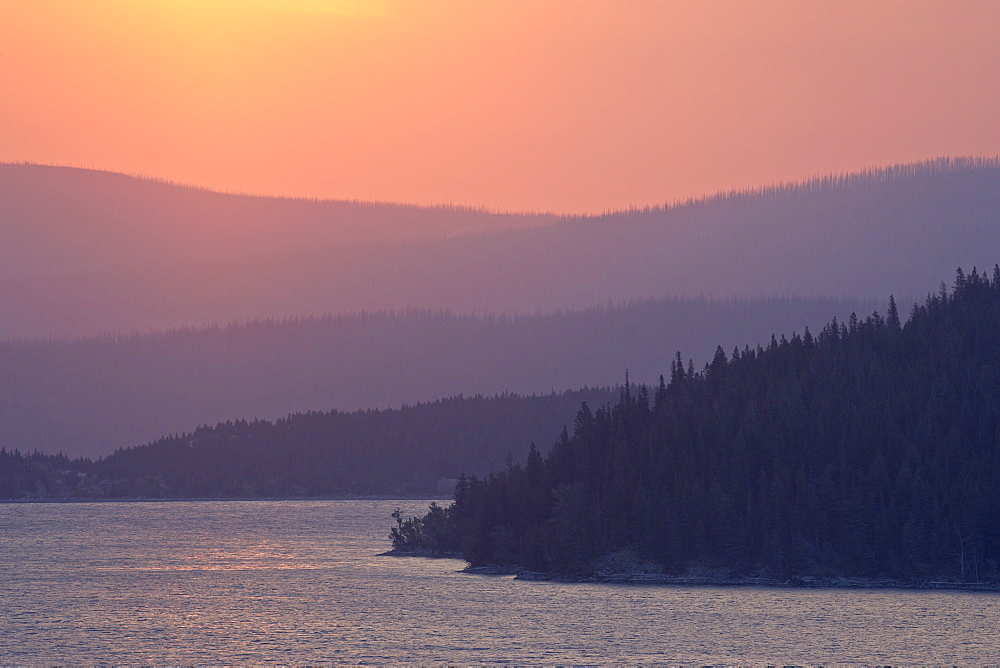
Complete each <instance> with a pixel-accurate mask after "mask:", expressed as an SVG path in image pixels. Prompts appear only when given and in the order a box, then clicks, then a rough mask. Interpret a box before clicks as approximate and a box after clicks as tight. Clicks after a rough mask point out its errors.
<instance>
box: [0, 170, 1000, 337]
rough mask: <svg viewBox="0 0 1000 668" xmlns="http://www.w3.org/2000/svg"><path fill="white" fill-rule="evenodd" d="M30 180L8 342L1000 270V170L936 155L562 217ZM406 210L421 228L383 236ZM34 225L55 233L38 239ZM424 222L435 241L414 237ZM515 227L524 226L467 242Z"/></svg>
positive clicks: (10, 230)
mask: <svg viewBox="0 0 1000 668" xmlns="http://www.w3.org/2000/svg"><path fill="white" fill-rule="evenodd" d="M31 169H34V170H38V171H34V172H31V174H32V175H33V176H32V178H35V179H41V180H43V181H45V182H46V183H48V182H49V176H48V174H49V173H48V172H46V171H45V170H44V169H43V168H27V167H22V166H6V167H4V168H3V169H2V170H0V181H3V182H4V183H5V185H2V186H0V196H2V197H0V225H2V227H3V230H4V234H5V238H8V239H9V238H12V237H18V235H26V236H25V237H24V239H22V240H21V241H19V242H18V244H14V245H13V246H12V245H9V244H8V245H4V247H3V249H2V250H0V266H2V267H3V269H2V270H0V271H2V273H0V275H2V276H3V283H2V286H0V312H2V313H4V315H5V317H4V318H3V319H2V321H0V337H3V336H6V337H38V336H42V337H44V336H50V335H55V336H64V335H78V334H81V333H84V334H86V333H98V332H105V331H125V332H128V331H134V330H137V329H151V328H153V329H155V328H164V327H169V326H177V325H186V324H192V325H197V324H211V323H214V322H228V321H231V320H246V319H249V318H267V317H282V316H294V315H308V314H322V313H335V312H342V311H353V310H361V309H384V308H410V307H425V308H434V309H436V308H448V309H452V310H459V311H468V310H474V311H478V312H491V311H492V312H495V311H504V310H506V311H519V312H530V311H533V310H536V309H542V310H553V309H559V308H570V307H574V306H589V305H591V304H595V303H604V302H605V301H606V300H608V299H614V300H623V299H631V298H644V297H659V296H664V295H701V294H704V295H710V296H726V295H743V296H753V295H758V294H803V295H854V296H872V295H878V296H884V295H887V294H890V293H895V294H897V295H899V294H920V293H921V292H923V291H925V290H926V286H927V285H929V284H933V283H934V281H936V280H937V278H938V277H939V276H942V275H949V274H950V273H951V272H953V271H954V269H955V267H957V266H959V265H962V266H972V265H979V266H980V267H982V266H987V265H988V266H992V265H991V264H990V262H992V260H993V258H995V257H996V256H997V254H998V252H1000V234H998V233H997V230H998V229H1000V166H998V163H997V162H996V161H969V160H962V161H935V162H930V163H923V164H920V165H912V166H903V167H898V168H891V169H887V170H880V171H873V172H869V173H864V174H857V175H851V176H846V177H837V178H830V179H820V180H816V181H811V182H807V183H803V184H794V185H788V186H780V187H775V188H769V189H764V190H761V191H755V192H748V193H736V194H729V195H720V196H717V197H714V198H709V199H706V200H700V201H695V202H690V203H687V204H682V205H677V206H673V207H669V208H663V209H653V210H648V211H636V212H630V213H624V214H612V215H607V216H600V217H589V218H564V219H555V218H551V217H550V218H544V219H533V218H531V217H529V216H513V217H504V216H498V217H491V216H488V215H486V214H478V213H474V212H468V211H453V210H447V209H443V210H442V209H432V210H423V209H415V208H412V207H398V206H383V205H348V204H342V203H340V204H338V203H309V202H295V201H290V200H263V199H259V198H239V197H235V196H224V195H215V194H211V193H205V192H202V191H197V190H190V189H188V190H184V189H176V188H173V187H170V186H164V185H162V184H155V183H149V182H141V181H135V180H127V179H126V177H114V175H103V174H101V175H93V174H91V175H90V177H93V178H95V179H97V180H100V179H104V178H107V179H113V178H117V179H122V180H123V183H127V184H128V185H129V186H130V188H132V187H133V186H134V187H135V189H131V190H129V189H127V190H128V192H129V193H130V194H129V195H128V197H125V196H124V195H121V196H119V193H118V188H117V186H116V187H115V188H110V187H106V188H103V189H101V188H97V187H96V186H95V187H94V188H92V189H90V190H79V189H77V190H74V191H73V192H72V197H64V196H63V195H61V194H60V191H59V189H58V188H56V187H55V186H53V187H52V188H51V189H49V190H45V188H43V187H41V186H37V184H36V186H33V187H34V190H31V189H30V188H28V187H27V186H24V185H23V184H18V183H15V184H14V185H11V183H12V179H14V176H12V174H14V175H17V174H22V173H23V171H24V170H31ZM18 170H21V171H18ZM53 173H54V174H57V175H59V178H65V179H69V180H73V179H71V178H69V176H67V174H66V173H64V172H63V171H58V170H57V171H56V172H53ZM73 174H75V172H73ZM76 176H79V175H76ZM98 176H99V177H100V178H98ZM90 177H88V178H90ZM74 178H75V177H74ZM14 180H15V181H16V179H14ZM22 190H23V192H22ZM147 190H148V191H151V192H152V191H155V193H156V194H155V196H154V195H147V194H144V193H145V192H146V191H147ZM29 191H30V192H29ZM140 191H141V192H140ZM32 192H33V193H35V194H33V195H32V194H31V193H32ZM178 193H180V194H182V195H183V197H182V198H181V199H183V200H184V202H186V204H185V205H184V206H186V207H188V208H187V209H184V208H183V207H182V206H181V205H180V204H176V202H175V200H176V198H178V197H180V195H179V194H178ZM129 198H131V199H129ZM157 198H159V199H157ZM184 198H187V199H184ZM149 202H153V204H149ZM282 206H286V207H291V208H293V209H296V210H299V209H301V210H303V211H307V213H304V214H303V218H302V219H301V220H304V221H305V222H300V223H289V222H288V221H289V220H292V219H293V218H294V216H291V215H290V214H289V215H288V216H287V217H283V216H285V214H281V215H280V216H279V215H278V214H274V215H271V214H267V215H265V214H263V213H261V212H260V211H261V210H263V209H267V210H268V211H271V210H276V209H280V208H281V207H282ZM143 207H145V208H143ZM261 207H262V209H261ZM220 210H224V212H225V213H224V215H223V214H220V213H219V211H220ZM320 210H322V212H323V213H322V215H320V214H319V213H316V211H320ZM121 211H144V212H145V213H142V215H140V214H139V213H136V214H134V215H133V214H131V213H130V214H127V215H126V214H125V213H120V212H121ZM177 211H181V213H177ZM184 211H187V212H188V213H183V212H184ZM12 212H13V213H12ZM81 212H82V213H81ZM164 212H166V213H164ZM308 212H312V213H308ZM327 212H329V213H327ZM168 214H169V215H168ZM175 214H176V215H175ZM403 214H405V216H403ZM143 215H145V216H147V218H142V216H143ZM309 216H313V217H312V218H310V217H309ZM399 216H402V217H403V218H406V220H407V221H409V222H406V224H402V223H401V226H395V223H392V222H384V221H394V220H396V218H397V217H399ZM407 217H408V218H407ZM139 219H141V220H143V223H142V224H141V225H140V224H137V223H135V221H136V220H139ZM279 219H280V220H279ZM179 220H185V221H187V220H194V221H200V222H198V224H197V225H195V226H194V228H192V226H191V225H190V224H187V223H184V224H181V223H179V222H178V221H179ZM295 220H300V219H295ZM32 221H43V222H45V223H46V225H48V226H47V227H46V226H42V227H44V229H45V230H47V231H46V232H45V233H44V234H43V233H42V232H37V233H35V232H31V233H29V231H30V230H33V229H35V223H33V222H32ZM53 221H59V222H53ZM67 221H73V222H72V225H71V224H70V222H67ZM150 221H152V222H150ZM213 221H214V222H213ZM220 221H221V222H220ZM246 221H250V222H249V223H248V222H246ZM329 221H336V222H335V223H331V222H329ZM345 221H346V222H345ZM539 222H541V223H546V224H543V225H540V226H535V224H536V223H539ZM383 224H384V225H385V227H384V228H382V227H379V226H380V225H383ZM425 225H431V227H432V228H433V229H434V230H436V231H435V232H433V233H428V234H427V235H426V236H423V235H422V233H421V234H416V233H415V232H414V230H417V229H424V226H425ZM67 226H68V227H69V228H70V229H71V232H72V234H71V233H70V232H65V231H63V228H64V227H67ZM331 226H332V227H331ZM333 227H335V228H336V232H333V231H330V230H331V229H332V228H333ZM498 227H521V228H526V229H507V230H504V231H494V232H491V233H488V234H478V235H464V236H454V233H455V232H456V231H458V230H460V229H467V228H474V229H478V230H483V229H491V230H496V229H497V228H498ZM375 228H378V229H379V230H380V232H379V233H374V232H372V230H373V229H375ZM205 229H208V230H209V232H205V233H203V232H204V230H205ZM383 229H384V231H385V234H382V232H381V230H383ZM399 229H403V230H408V231H406V232H405V233H400V234H397V231H398V230H399ZM26 230H28V231H26ZM95 230H96V231H95ZM185 230H187V232H185ZM390 230H391V231H392V232H391V233H390ZM386 239H393V241H386ZM15 247H17V248H22V249H25V250H21V251H16V250H15ZM22 256H23V258H32V259H30V260H28V259H22Z"/></svg>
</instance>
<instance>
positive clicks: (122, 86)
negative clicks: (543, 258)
mask: <svg viewBox="0 0 1000 668" xmlns="http://www.w3.org/2000/svg"><path fill="white" fill-rule="evenodd" d="M998 84H1000V1H994V0H990V1H982V2H958V1H955V0H948V1H942V2H921V1H919V0H905V1H900V2H872V0H865V1H863V2H853V1H849V0H836V1H835V2H808V1H805V0H795V1H791V2H771V1H762V0H753V1H749V0H748V1H745V2H713V1H711V0H697V1H693V2H643V1H640V0H630V1H628V2H620V1H608V2H601V1H594V0H565V1H560V2H554V1H546V0H524V1H521V0H497V1H496V2H475V1H470V0H461V1H454V2H452V1H436V0H435V1H429V0H428V1H421V2H417V1H411V2H395V1H390V0H384V1H383V0H369V1H361V0H358V1H354V2H352V1H349V0H300V1H298V2H296V1H295V0H289V1H287V2H282V1H280V0H161V1H157V0H143V1H141V2H140V1H137V0H23V1H22V0H0V160H3V161H16V160H24V161H32V162H42V163H55V164H63V165H73V166H83V167H97V168H102V169H110V170H115V171H124V172H128V173H142V174H147V175H152V176H159V177H163V178H168V179H173V180H178V181H183V182H188V183H195V184H199V185H204V186H208V187H212V188H218V189H226V190H239V191H252V192H259V193H267V194H286V195H310V196H320V197H333V198H360V199H372V198H375V199H382V200H399V201H407V202H419V203H430V202H452V203H461V204H474V205H484V206H490V207H500V208H506V209H529V210H533V209H544V210H555V211H562V212H579V211H601V210H604V209H610V208H621V207H626V206H628V205H630V204H635V205H643V204H650V203H661V202H664V201H667V200H674V199H678V198H686V197H688V196H692V195H699V194H702V193H706V192H712V191H716V190H720V189H728V188H730V187H745V186H752V185H759V184H766V183H770V182H774V181H783V180H788V179H799V178H805V177H809V176H813V175H816V174H820V173H827V172H838V171H844V170H854V169H858V168H862V167H870V166H877V165H882V164H887V163H897V162H908V161H914V160H921V159H925V158H929V157H934V156H940V155H952V156H955V155H990V156H995V155H997V154H1000V120H998V119H1000V85H998Z"/></svg>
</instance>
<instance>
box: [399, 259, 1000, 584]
mask: <svg viewBox="0 0 1000 668" xmlns="http://www.w3.org/2000/svg"><path fill="white" fill-rule="evenodd" d="M998 398H1000V267H997V268H995V269H994V272H993V276H992V279H990V278H989V277H988V276H986V275H984V274H979V273H977V271H976V270H975V269H973V271H972V272H971V274H970V275H968V276H967V275H965V274H964V273H963V272H962V271H961V270H959V272H958V276H957V279H956V281H955V286H954V290H953V291H952V292H950V293H949V292H948V291H947V290H946V289H945V287H944V285H943V284H942V286H941V291H940V293H938V294H934V295H931V296H929V297H928V298H927V300H926V301H925V302H924V303H923V304H922V305H919V306H915V307H914V309H913V311H912V313H911V316H910V318H909V321H908V322H907V323H906V325H905V326H901V324H900V318H899V315H898V312H897V310H896V307H895V303H894V302H891V303H890V307H889V309H888V311H887V315H886V316H885V317H882V316H880V315H879V314H878V313H875V314H873V315H871V316H869V317H867V318H865V319H863V320H861V319H858V318H856V317H851V318H850V319H849V320H848V322H846V323H841V322H838V321H836V320H833V321H832V322H830V323H829V324H828V325H827V326H826V327H824V328H823V329H822V331H820V332H819V333H818V335H816V336H813V335H812V334H811V333H810V332H809V331H808V330H805V332H804V333H803V334H802V335H797V334H796V335H793V336H792V337H791V338H790V339H786V338H785V337H781V338H780V340H774V339H772V340H771V342H770V343H769V344H768V345H767V346H765V347H756V348H751V347H749V346H747V347H744V348H743V349H742V350H740V349H736V350H733V351H732V353H731V355H727V354H726V353H725V352H724V351H723V350H722V349H721V348H720V349H719V350H718V351H717V353H716V355H715V358H714V359H713V360H712V362H710V363H709V364H708V365H706V366H705V367H704V369H702V370H701V371H697V372H696V371H695V370H694V369H693V368H692V367H691V366H690V365H688V366H685V365H684V363H683V361H682V359H681V357H680V354H679V353H678V355H677V357H676V359H675V361H674V362H673V364H672V365H671V369H670V374H669V378H668V379H661V382H660V383H659V385H654V386H653V387H652V388H647V387H646V386H638V387H637V386H633V385H629V384H626V385H625V386H624V388H623V389H622V391H621V395H620V397H619V400H618V402H617V403H616V404H615V405H613V406H604V407H599V408H597V409H596V410H593V409H591V408H590V407H589V406H590V405H589V404H587V405H584V406H582V408H581V410H580V411H579V412H578V414H577V418H576V421H575V425H574V429H573V430H572V435H570V434H569V433H564V434H563V436H562V437H561V438H560V439H559V440H558V441H557V442H556V444H555V445H554V447H553V448H552V450H551V452H549V453H548V454H547V455H545V456H543V454H542V453H539V452H538V451H537V450H534V449H532V450H531V451H530V452H529V454H528V457H527V461H526V463H525V464H524V465H523V466H522V465H513V466H508V467H507V468H505V469H503V470H500V471H498V472H495V473H492V474H490V475H489V476H488V477H486V478H481V479H480V478H475V477H469V478H465V479H463V480H461V481H460V482H459V484H458V485H457V487H456V490H455V503H454V504H453V505H452V506H450V507H448V508H446V509H441V508H439V509H434V511H432V512H431V513H430V514H428V516H427V517H426V518H424V519H422V520H420V519H417V520H408V521H407V522H400V524H399V525H398V526H397V527H396V529H395V530H394V539H395V542H396V544H397V547H402V548H407V547H412V546H417V547H424V548H429V549H438V550H442V551H447V550H455V551H460V552H461V553H462V554H463V555H464V557H465V558H466V559H467V560H469V561H470V562H471V563H472V564H474V565H482V564H487V563H491V562H492V563H499V564H506V565H511V564H518V565H520V566H521V567H523V568H526V569H530V570H538V571H548V572H557V573H587V572H589V571H591V570H592V569H593V568H594V567H595V563H597V560H599V559H602V558H604V557H607V555H615V554H617V555H622V554H634V555H635V559H636V560H638V561H640V562H641V561H642V560H648V561H650V562H652V563H655V564H659V565H660V566H662V567H663V568H664V569H665V570H666V571H667V572H673V573H678V574H682V573H684V572H685V571H687V570H688V569H691V568H692V567H700V568H718V569H724V570H725V572H728V573H730V574H740V573H742V574H747V573H769V574H772V575H779V576H786V577H787V576H795V575H816V576H830V577H837V576H864V577H891V578H896V579H907V580H909V579H916V580H926V579H929V578H930V579H933V578H943V579H948V580H952V581H985V580H991V581H998V580H1000V496H998V493H997V490H998V485H1000V401H998ZM626 561H628V560H627V559H626Z"/></svg>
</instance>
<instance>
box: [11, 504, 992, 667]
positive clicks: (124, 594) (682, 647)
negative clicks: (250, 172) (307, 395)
mask: <svg viewBox="0 0 1000 668" xmlns="http://www.w3.org/2000/svg"><path fill="white" fill-rule="evenodd" d="M397 506H399V507H401V508H402V509H403V511H404V512H405V513H409V514H416V513H419V512H421V511H422V510H423V509H424V508H426V506H427V502H425V501H196V502H180V501H178V502H162V503H156V502H134V503H68V504H56V503H51V504H0V663H7V664H11V663H50V664H51V663H63V664H64V663H85V664H94V663H107V664H110V663H128V664H147V665H148V664H222V663H238V664H246V663H255V664H264V663H284V664H293V663H294V664H307V663H308V664H317V663H320V664H364V663H442V662H447V663H458V664H477V663H522V664H523V663H531V664H538V663H547V664H551V663H575V664H579V663H584V664H596V663H670V664H697V665H705V664H735V663H742V664H746V663H754V664H762V663H771V664H777V665H781V664H818V663H824V664H862V663H864V664H900V663H920V664H927V663H934V664H955V663H961V664H997V663H1000V632H998V629H1000V595H998V594H996V593H974V592H941V591H889V590H831V589H767V588H721V587H677V586H635V585H611V584H567V583H553V582H522V581H517V580H514V579H512V578H511V577H495V576H480V575H468V574H463V573H459V572H458V570H459V569H461V568H462V567H463V566H464V565H465V564H464V562H461V561H455V560H446V559H420V558H393V557H379V556H376V555H377V553H379V552H382V551H384V550H386V549H388V548H389V542H388V539H387V537H386V535H387V533H388V530H389V526H390V524H391V522H392V520H391V518H390V517H389V514H390V512H391V511H392V510H393V509H394V508H396V507H397Z"/></svg>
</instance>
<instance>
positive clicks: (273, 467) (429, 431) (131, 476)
mask: <svg viewBox="0 0 1000 668" xmlns="http://www.w3.org/2000/svg"><path fill="white" fill-rule="evenodd" d="M613 396H614V391H613V390H610V389H582V390H574V391H567V392H562V393H552V394H548V395H541V396H519V395H515V394H503V395H499V396H494V397H483V396H476V397H468V398H462V397H453V398H450V399H442V400H438V401H434V402H428V403H422V404H417V405H415V406H408V407H403V408H401V409H394V410H362V411H356V412H352V413H344V412H339V411H331V412H327V413H318V412H314V413H300V414H295V415H291V416H289V417H287V418H284V419H281V420H277V421H276V422H269V421H265V420H253V421H246V420H238V421H229V422H225V423H220V424H218V425H216V426H214V427H208V426H205V427H201V428H199V429H196V430H195V431H194V432H192V433H189V434H181V435H174V436H169V437H165V438H161V439H159V440H157V441H154V442H153V443H150V444H148V445H143V446H138V447H131V448H123V449H120V450H118V451H116V452H115V453H114V454H112V455H110V456H108V457H104V458H100V459H97V460H96V461H91V460H90V459H84V458H79V459H73V460H71V459H69V458H67V457H66V456H64V455H62V454H60V455H42V454H39V453H37V452H36V453H32V454H30V455H25V454H21V453H20V452H19V451H16V450H15V451H8V450H6V449H0V498H129V497H133V498H134V497H152V498H160V497H218V496H224V497H274V496H328V495H404V496H405V495H409V496H412V495H420V496H425V495H427V496H430V495H434V494H445V495H447V494H448V493H449V491H450V489H451V485H452V483H453V481H454V479H456V478H457V477H458V476H459V474H460V473H462V472H463V471H467V472H470V473H478V474H485V473H486V472H488V471H490V470H492V469H494V468H497V467H500V466H503V465H505V463H508V462H512V461H514V456H515V455H518V456H519V455H521V453H522V452H523V445H524V444H526V443H531V442H540V443H548V442H550V441H551V440H552V439H553V438H554V437H555V436H556V435H557V434H558V433H559V430H560V428H561V427H562V426H563V425H565V424H566V423H568V422H570V421H571V420H572V417H573V413H574V412H575V410H576V407H577V406H579V404H580V402H581V401H591V402H595V401H596V402H604V401H608V400H610V399H611V398H612V397H613ZM442 485H443V488H442Z"/></svg>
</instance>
